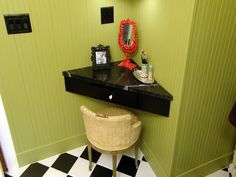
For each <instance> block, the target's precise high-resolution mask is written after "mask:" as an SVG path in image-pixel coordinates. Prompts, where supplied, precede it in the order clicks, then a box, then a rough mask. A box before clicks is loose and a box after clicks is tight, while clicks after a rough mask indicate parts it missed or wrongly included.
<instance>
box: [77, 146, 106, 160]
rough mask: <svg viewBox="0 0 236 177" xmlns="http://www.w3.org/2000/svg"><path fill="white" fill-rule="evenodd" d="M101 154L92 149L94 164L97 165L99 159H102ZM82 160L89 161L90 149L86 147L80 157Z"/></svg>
mask: <svg viewBox="0 0 236 177" xmlns="http://www.w3.org/2000/svg"><path fill="white" fill-rule="evenodd" d="M100 156H101V153H100V152H97V151H96V150H94V149H92V162H94V163H97V161H98V159H99V158H100ZM80 157H81V158H83V159H86V160H88V147H86V148H85V149H84V151H83V153H82V154H81V155H80Z"/></svg>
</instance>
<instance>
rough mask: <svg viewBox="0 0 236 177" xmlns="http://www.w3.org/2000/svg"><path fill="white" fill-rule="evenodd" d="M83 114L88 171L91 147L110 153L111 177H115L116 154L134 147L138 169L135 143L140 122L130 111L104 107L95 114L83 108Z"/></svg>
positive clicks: (90, 165)
mask: <svg viewBox="0 0 236 177" xmlns="http://www.w3.org/2000/svg"><path fill="white" fill-rule="evenodd" d="M80 110H81V112H82V113H83V120H84V124H85V130H86V136H87V140H88V141H89V143H88V154H89V169H90V170H91V169H92V162H91V159H92V154H91V145H92V146H93V147H94V148H95V149H97V150H100V151H102V152H103V151H108V152H111V153H112V159H113V160H112V161H113V176H114V177H115V176H116V159H117V152H120V151H124V150H127V149H129V148H131V147H133V146H134V147H135V166H136V168H137V167H138V160H137V156H138V150H137V146H136V142H137V140H138V138H139V136H140V132H141V124H142V123H141V122H140V121H139V120H138V118H137V117H136V116H135V115H134V114H133V113H132V112H130V111H127V110H125V109H122V108H117V107H106V108H104V109H102V110H100V111H97V112H96V113H95V112H93V111H91V110H89V109H88V108H86V107H85V106H81V107H80Z"/></svg>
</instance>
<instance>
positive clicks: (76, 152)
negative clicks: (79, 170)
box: [67, 145, 86, 157]
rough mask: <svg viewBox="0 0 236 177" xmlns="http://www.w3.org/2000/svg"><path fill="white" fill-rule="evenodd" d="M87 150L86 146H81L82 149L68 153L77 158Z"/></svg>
mask: <svg viewBox="0 0 236 177" xmlns="http://www.w3.org/2000/svg"><path fill="white" fill-rule="evenodd" d="M85 148H86V145H85V146H81V147H79V148H76V149H73V150H70V151H68V152H67V153H69V154H71V155H74V156H76V157H79V156H80V155H81V154H82V152H83V151H84V149H85Z"/></svg>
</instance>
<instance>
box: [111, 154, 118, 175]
mask: <svg viewBox="0 0 236 177" xmlns="http://www.w3.org/2000/svg"><path fill="white" fill-rule="evenodd" d="M116 161H117V153H116V152H114V153H112V166H113V169H112V176H113V177H116Z"/></svg>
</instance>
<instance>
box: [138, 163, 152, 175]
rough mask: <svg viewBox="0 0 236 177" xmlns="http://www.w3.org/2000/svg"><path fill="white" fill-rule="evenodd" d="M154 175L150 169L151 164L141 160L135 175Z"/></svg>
mask: <svg viewBox="0 0 236 177" xmlns="http://www.w3.org/2000/svg"><path fill="white" fill-rule="evenodd" d="M144 176H148V177H156V175H155V173H154V172H153V171H152V168H151V166H150V165H149V164H148V163H147V162H143V161H142V162H141V163H140V164H139V167H138V171H137V173H136V176H135V177H144Z"/></svg>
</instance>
